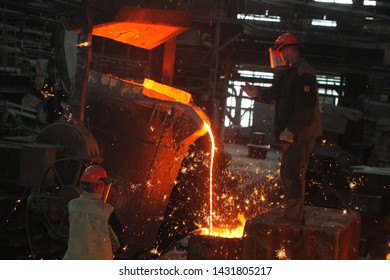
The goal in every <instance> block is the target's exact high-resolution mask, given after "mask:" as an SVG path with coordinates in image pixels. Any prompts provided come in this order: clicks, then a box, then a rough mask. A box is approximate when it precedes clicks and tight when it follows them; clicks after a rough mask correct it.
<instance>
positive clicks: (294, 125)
mask: <svg viewBox="0 0 390 280" xmlns="http://www.w3.org/2000/svg"><path fill="white" fill-rule="evenodd" d="M269 54H270V62H271V67H272V68H274V67H277V66H283V67H286V69H285V70H284V71H283V72H282V73H281V74H280V79H279V80H278V82H277V83H276V84H275V85H274V86H273V87H272V88H271V89H261V88H257V87H254V86H252V85H249V84H246V85H245V86H242V89H243V91H244V92H245V93H246V94H247V95H248V96H249V97H251V98H252V99H254V100H256V101H258V102H260V103H266V104H275V123H274V130H275V138H276V140H277V141H280V142H281V144H282V159H281V166H280V175H281V179H282V184H283V191H284V199H285V203H284V204H283V208H282V209H280V213H281V215H282V216H281V217H280V220H281V222H287V223H290V222H291V223H297V222H298V223H299V222H304V197H305V174H306V171H307V167H308V162H309V157H310V152H311V149H312V148H313V146H314V142H315V139H316V138H317V137H320V136H321V135H322V124H321V116H320V108H319V100H318V99H319V98H318V87H317V80H316V74H315V71H314V69H313V68H312V66H311V65H310V64H309V63H308V62H307V61H306V59H305V58H304V57H302V56H301V52H300V48H299V41H298V39H297V38H296V36H295V35H293V34H290V33H285V34H283V35H281V36H279V37H278V38H277V39H276V41H275V44H274V47H273V48H270V49H269Z"/></svg>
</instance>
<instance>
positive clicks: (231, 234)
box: [200, 213, 246, 238]
mask: <svg viewBox="0 0 390 280" xmlns="http://www.w3.org/2000/svg"><path fill="white" fill-rule="evenodd" d="M237 220H238V221H239V222H240V225H239V226H237V227H236V228H229V227H214V228H213V230H212V231H211V230H210V228H201V229H200V231H201V234H202V235H211V236H218V237H224V238H241V237H242V235H243V234H244V227H245V222H246V219H245V217H244V215H243V214H241V213H238V215H237Z"/></svg>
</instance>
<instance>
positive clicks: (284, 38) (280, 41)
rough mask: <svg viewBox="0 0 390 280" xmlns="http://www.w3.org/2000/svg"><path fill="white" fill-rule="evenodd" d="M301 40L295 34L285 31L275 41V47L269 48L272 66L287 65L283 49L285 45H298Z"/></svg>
mask: <svg viewBox="0 0 390 280" xmlns="http://www.w3.org/2000/svg"><path fill="white" fill-rule="evenodd" d="M298 44H299V41H298V39H297V37H295V35H293V34H291V33H285V34H283V35H280V36H279V37H278V38H277V39H276V40H275V43H274V47H273V48H269V49H268V52H269V58H270V66H271V68H275V67H280V66H286V63H285V62H284V59H283V58H282V53H281V50H282V48H283V47H285V46H288V45H298Z"/></svg>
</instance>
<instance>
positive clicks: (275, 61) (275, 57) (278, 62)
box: [268, 48, 286, 68]
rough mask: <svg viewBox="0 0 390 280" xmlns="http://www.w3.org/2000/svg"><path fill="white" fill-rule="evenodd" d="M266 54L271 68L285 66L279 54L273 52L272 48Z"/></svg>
mask: <svg viewBox="0 0 390 280" xmlns="http://www.w3.org/2000/svg"><path fill="white" fill-rule="evenodd" d="M268 54H269V64H270V66H271V68H276V67H281V66H286V64H285V63H284V61H283V59H282V56H281V53H280V52H277V51H275V50H274V48H269V49H268Z"/></svg>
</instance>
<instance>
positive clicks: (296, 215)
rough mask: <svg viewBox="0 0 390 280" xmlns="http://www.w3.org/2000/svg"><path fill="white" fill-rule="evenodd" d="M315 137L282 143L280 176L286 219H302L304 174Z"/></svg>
mask: <svg viewBox="0 0 390 280" xmlns="http://www.w3.org/2000/svg"><path fill="white" fill-rule="evenodd" d="M314 142H315V138H310V139H297V140H296V141H295V142H293V143H289V144H282V145H283V147H282V159H281V165H280V176H281V179H282V184H283V192H284V201H285V203H284V209H283V210H284V211H283V213H284V214H283V216H284V217H285V218H286V219H291V220H294V221H303V220H304V211H303V209H304V201H305V176H306V171H307V167H308V164H309V158H310V153H311V150H312V148H313V146H314Z"/></svg>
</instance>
